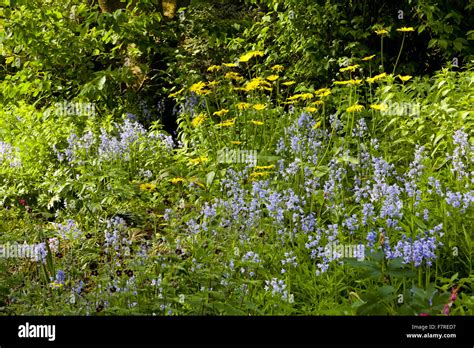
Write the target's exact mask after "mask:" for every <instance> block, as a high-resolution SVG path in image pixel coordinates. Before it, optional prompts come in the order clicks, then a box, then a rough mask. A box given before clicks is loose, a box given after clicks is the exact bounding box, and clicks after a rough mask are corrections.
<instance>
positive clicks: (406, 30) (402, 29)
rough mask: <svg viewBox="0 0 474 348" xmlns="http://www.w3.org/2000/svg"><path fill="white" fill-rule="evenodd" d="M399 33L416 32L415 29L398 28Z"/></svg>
mask: <svg viewBox="0 0 474 348" xmlns="http://www.w3.org/2000/svg"><path fill="white" fill-rule="evenodd" d="M397 31H399V32H402V33H409V32H411V31H415V29H413V27H402V28H398V29H397Z"/></svg>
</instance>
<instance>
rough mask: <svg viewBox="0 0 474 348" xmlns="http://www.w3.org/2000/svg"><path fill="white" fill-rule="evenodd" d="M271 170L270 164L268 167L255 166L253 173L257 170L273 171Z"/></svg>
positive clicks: (271, 165) (273, 166)
mask: <svg viewBox="0 0 474 348" xmlns="http://www.w3.org/2000/svg"><path fill="white" fill-rule="evenodd" d="M273 168H275V165H274V164H270V165H268V166H255V167H254V171H257V170H270V169H273Z"/></svg>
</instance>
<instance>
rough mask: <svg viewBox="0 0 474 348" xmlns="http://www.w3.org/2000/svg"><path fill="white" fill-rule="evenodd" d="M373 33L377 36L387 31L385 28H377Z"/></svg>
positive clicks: (385, 33)
mask: <svg viewBox="0 0 474 348" xmlns="http://www.w3.org/2000/svg"><path fill="white" fill-rule="evenodd" d="M375 34H377V35H379V36H384V35H387V34H388V31H387V29H379V30H376V31H375Z"/></svg>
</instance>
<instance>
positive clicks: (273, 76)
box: [267, 75, 280, 82]
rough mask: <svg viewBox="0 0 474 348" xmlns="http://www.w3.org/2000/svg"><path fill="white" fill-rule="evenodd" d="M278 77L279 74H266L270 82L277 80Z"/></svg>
mask: <svg viewBox="0 0 474 348" xmlns="http://www.w3.org/2000/svg"><path fill="white" fill-rule="evenodd" d="M279 78H280V76H278V75H270V76H267V80H268V81H272V82H273V81H276V80H278V79H279Z"/></svg>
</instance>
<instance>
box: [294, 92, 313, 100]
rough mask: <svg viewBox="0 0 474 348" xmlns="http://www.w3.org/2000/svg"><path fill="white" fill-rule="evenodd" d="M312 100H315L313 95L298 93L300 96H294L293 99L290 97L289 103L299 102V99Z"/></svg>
mask: <svg viewBox="0 0 474 348" xmlns="http://www.w3.org/2000/svg"><path fill="white" fill-rule="evenodd" d="M311 98H313V94H312V93H298V94H294V95H292V96H291V97H289V98H288V101H290V102H291V101H295V100H299V99H302V100H308V99H311Z"/></svg>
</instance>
